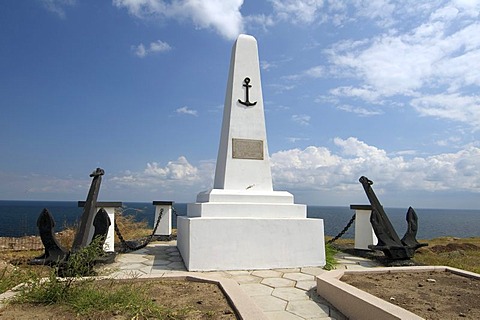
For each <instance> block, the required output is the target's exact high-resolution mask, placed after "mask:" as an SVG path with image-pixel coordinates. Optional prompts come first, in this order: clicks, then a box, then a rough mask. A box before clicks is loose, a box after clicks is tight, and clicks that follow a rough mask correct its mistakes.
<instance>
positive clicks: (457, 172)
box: [271, 137, 480, 193]
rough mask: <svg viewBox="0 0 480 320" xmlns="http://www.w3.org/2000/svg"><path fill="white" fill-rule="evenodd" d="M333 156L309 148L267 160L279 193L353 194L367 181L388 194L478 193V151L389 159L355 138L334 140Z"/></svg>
mask: <svg viewBox="0 0 480 320" xmlns="http://www.w3.org/2000/svg"><path fill="white" fill-rule="evenodd" d="M334 144H335V146H336V147H337V152H334V151H332V150H329V149H327V148H325V147H315V146H310V147H307V148H306V149H304V150H300V149H292V150H286V151H280V152H276V153H274V154H272V156H271V162H272V174H273V176H274V180H275V185H276V186H277V187H280V188H285V189H290V190H299V189H303V190H305V189H310V190H330V189H337V190H345V191H348V190H350V191H352V190H358V178H359V177H360V176H362V175H366V176H368V177H370V178H372V179H373V180H375V181H376V182H378V184H379V185H382V186H383V187H384V188H386V189H390V190H391V192H394V191H395V190H421V191H427V192H435V191H442V190H450V191H466V192H474V193H480V179H479V177H480V157H479V156H480V148H478V147H474V146H469V147H467V148H465V149H463V150H460V151H458V152H456V153H445V154H438V155H432V156H427V157H418V156H414V152H412V151H409V152H407V153H403V154H402V153H398V154H402V156H399V155H398V154H397V155H394V156H389V155H388V154H387V152H386V151H385V150H382V149H379V148H377V147H375V146H370V145H368V144H366V143H365V142H363V141H360V140H358V139H357V138H354V137H350V138H348V139H341V138H335V139H334ZM403 156H410V157H403Z"/></svg>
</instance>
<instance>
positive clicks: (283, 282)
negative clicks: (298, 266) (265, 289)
mask: <svg viewBox="0 0 480 320" xmlns="http://www.w3.org/2000/svg"><path fill="white" fill-rule="evenodd" d="M261 283H262V284H265V285H267V286H270V287H273V288H281V287H293V286H295V281H293V280H289V279H284V278H266V279H263V280H262V282H261Z"/></svg>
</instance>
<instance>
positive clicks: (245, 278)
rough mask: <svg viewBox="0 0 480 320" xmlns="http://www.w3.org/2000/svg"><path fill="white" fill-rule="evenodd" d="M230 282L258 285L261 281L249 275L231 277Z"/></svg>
mask: <svg viewBox="0 0 480 320" xmlns="http://www.w3.org/2000/svg"><path fill="white" fill-rule="evenodd" d="M231 279H232V280H235V281H237V282H238V283H240V284H242V283H259V282H260V281H262V278H259V277H255V276H251V275H249V274H248V275H238V276H233V277H232V278H231Z"/></svg>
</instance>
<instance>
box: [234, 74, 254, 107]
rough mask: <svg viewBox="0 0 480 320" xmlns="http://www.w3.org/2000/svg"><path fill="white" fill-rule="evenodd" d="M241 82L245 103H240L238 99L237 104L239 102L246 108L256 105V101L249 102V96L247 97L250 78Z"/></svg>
mask: <svg viewBox="0 0 480 320" xmlns="http://www.w3.org/2000/svg"><path fill="white" fill-rule="evenodd" d="M243 82H244V83H245V84H244V85H243V86H244V87H245V101H242V100H240V99H238V102H240V103H241V104H243V105H244V106H247V107H251V106H254V105H256V104H257V101H255V102H250V101H249V96H248V91H249V90H248V89H249V88H251V87H252V86H251V85H250V84H249V83H250V78H249V77H246V78H245V79H244V80H243Z"/></svg>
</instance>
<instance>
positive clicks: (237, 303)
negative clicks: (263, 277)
mask: <svg viewBox="0 0 480 320" xmlns="http://www.w3.org/2000/svg"><path fill="white" fill-rule="evenodd" d="M96 279H99V280H100V279H116V280H129V279H142V280H147V279H165V280H187V281H198V282H208V283H214V284H217V285H218V286H219V287H220V289H221V290H222V292H223V293H224V295H225V297H226V298H227V300H228V302H229V303H230V304H231V306H232V308H233V309H234V311H235V313H236V315H237V316H238V317H239V318H240V319H242V320H248V319H256V320H257V319H258V320H266V319H267V318H266V317H265V315H264V313H263V311H262V310H261V309H260V308H259V307H258V306H257V305H256V304H255V303H254V302H253V301H252V300H251V299H250V297H249V296H248V295H247V294H246V293H245V292H244V291H243V290H242V289H241V288H240V286H239V285H238V283H237V282H236V281H234V280H231V279H227V278H220V277H218V278H217V277H212V276H206V275H195V276H192V274H191V273H188V272H178V273H172V274H159V275H158V276H152V275H148V276H147V275H145V276H139V277H134V278H132V277H129V278H111V277H108V276H101V277H96ZM22 285H23V284H19V285H18V286H16V287H15V288H13V289H11V290H8V291H6V292H4V293H2V294H0V309H2V308H4V307H5V302H6V301H7V300H8V299H11V298H13V297H14V296H15V295H16V294H17V292H18V290H16V289H17V288H19V287H20V286H22Z"/></svg>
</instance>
